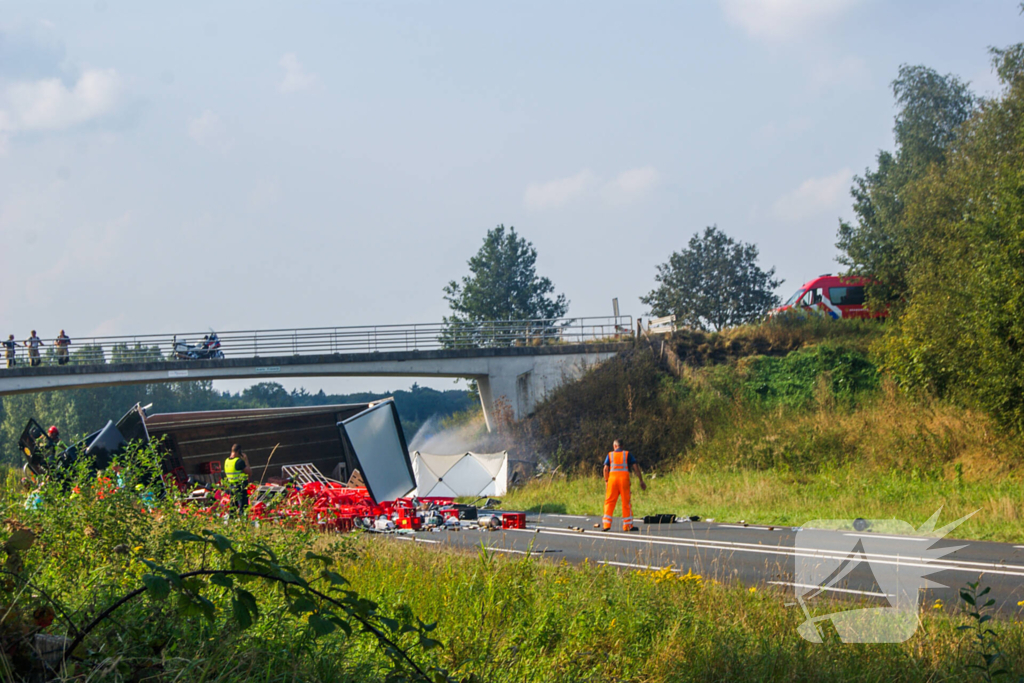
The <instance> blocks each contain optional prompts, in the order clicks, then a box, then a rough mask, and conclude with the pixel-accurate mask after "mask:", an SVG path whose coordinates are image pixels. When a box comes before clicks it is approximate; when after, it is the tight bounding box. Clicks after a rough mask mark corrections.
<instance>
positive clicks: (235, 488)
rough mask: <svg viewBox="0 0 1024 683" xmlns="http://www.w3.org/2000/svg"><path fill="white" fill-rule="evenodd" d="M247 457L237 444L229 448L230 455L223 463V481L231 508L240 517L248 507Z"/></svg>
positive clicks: (250, 472)
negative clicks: (225, 483)
mask: <svg viewBox="0 0 1024 683" xmlns="http://www.w3.org/2000/svg"><path fill="white" fill-rule="evenodd" d="M250 474H252V468H250V467H249V456H248V455H246V454H245V453H243V452H242V447H241V446H239V445H238V444H237V443H236V444H233V445H232V446H231V455H229V456H228V457H227V460H225V461H224V479H225V480H226V481H227V483H228V491H229V493H230V494H231V507H232V509H234V510H236V511H237V512H238V514H239V516H241V515H242V514H244V513H245V509H246V508H247V507H249V475H250Z"/></svg>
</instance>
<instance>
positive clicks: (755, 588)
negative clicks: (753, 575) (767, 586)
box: [748, 586, 757, 593]
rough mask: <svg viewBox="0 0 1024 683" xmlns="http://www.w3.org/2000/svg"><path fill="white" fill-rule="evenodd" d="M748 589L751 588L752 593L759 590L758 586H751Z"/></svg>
mask: <svg viewBox="0 0 1024 683" xmlns="http://www.w3.org/2000/svg"><path fill="white" fill-rule="evenodd" d="M748 590H750V592H751V593H756V592H757V586H751V587H750V588H749V589H748Z"/></svg>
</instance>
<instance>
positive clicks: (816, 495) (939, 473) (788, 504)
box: [506, 317, 1024, 541]
mask: <svg viewBox="0 0 1024 683" xmlns="http://www.w3.org/2000/svg"><path fill="white" fill-rule="evenodd" d="M885 333H886V330H885V326H884V325H883V324H880V323H874V322H861V321H829V320H823V319H820V318H800V317H781V318H775V319H772V320H770V321H768V322H766V323H764V324H762V325H756V326H746V327H740V328H735V329H732V330H729V331H727V332H724V333H721V334H704V333H697V332H689V331H688V332H682V333H678V334H676V335H674V336H673V337H671V338H669V339H666V340H664V341H662V340H653V341H651V342H649V343H648V342H644V343H641V344H638V345H637V347H636V348H634V349H633V350H631V351H629V352H627V353H624V354H623V355H621V356H620V357H618V358H616V359H614V360H612V361H609V362H608V363H605V364H604V365H602V366H599V367H598V368H596V369H594V370H593V371H591V372H590V373H588V374H587V375H586V376H584V377H583V378H582V379H581V380H580V381H578V382H575V383H572V384H569V385H566V386H564V387H562V388H561V389H559V390H558V391H556V392H555V393H554V394H553V395H552V396H551V397H550V398H549V399H548V400H547V401H546V402H545V403H543V404H542V405H541V406H540V407H539V408H538V410H537V411H536V414H535V415H534V416H533V417H532V418H531V419H530V420H528V421H526V422H524V423H523V424H522V425H521V426H520V427H519V434H518V436H519V438H520V439H521V443H522V444H524V446H523V447H524V448H529V449H534V450H535V451H536V452H537V453H538V454H539V455H540V456H541V457H542V458H543V459H546V460H547V461H548V462H549V463H550V464H551V465H552V467H553V468H557V469H555V472H554V473H553V474H548V475H545V477H543V478H541V479H538V480H536V481H534V482H531V483H530V484H529V485H527V486H525V487H523V488H521V489H519V490H517V491H515V492H513V493H512V494H511V496H510V497H509V499H508V500H507V501H506V502H507V503H508V504H510V505H517V506H520V507H523V508H527V509H534V510H539V509H546V510H550V511H557V510H563V511H565V512H569V513H577V514H583V513H586V514H595V513H598V512H599V511H600V509H601V504H602V500H603V494H604V490H603V489H604V487H603V483H602V482H601V481H600V479H599V476H600V468H601V464H602V462H603V459H604V454H605V453H606V452H607V451H608V450H609V449H610V445H611V442H612V440H613V439H616V438H618V439H620V440H622V441H623V443H624V444H625V446H626V447H627V448H628V449H629V450H630V451H631V452H633V453H635V454H636V456H637V458H638V460H639V462H640V463H641V465H642V466H643V467H644V469H645V470H646V471H647V472H648V473H649V476H650V475H653V480H652V482H651V486H650V487H649V489H648V491H647V492H646V493H640V492H637V493H635V494H634V495H635V501H636V502H635V503H634V510H635V512H636V513H638V514H639V515H641V516H642V515H644V514H652V513H659V512H670V513H675V514H682V513H685V514H698V515H700V516H702V517H712V518H716V519H720V520H723V521H738V520H741V519H742V520H746V521H747V522H763V523H768V524H792V525H797V524H802V523H804V522H806V521H808V520H810V519H815V518H851V517H886V518H887V517H898V518H902V519H906V520H907V521H910V522H911V523H916V522H918V521H923V520H924V519H926V518H927V517H928V516H930V515H931V513H933V512H934V511H935V510H936V509H937V508H938V507H939V506H940V505H944V506H945V511H944V513H943V514H944V517H943V518H944V519H945V518H946V515H948V516H949V517H950V518H952V517H953V516H960V515H963V514H967V513H969V512H972V511H973V510H976V509H981V510H982V512H981V513H979V514H978V515H976V516H975V518H973V519H972V520H970V521H969V522H968V523H967V524H966V525H965V526H964V527H962V528H961V529H960V530H959V533H960V534H961V535H966V536H972V537H981V538H991V539H999V540H1008V541H1009V540H1013V541H1020V540H1024V533H1022V532H1021V531H1020V530H1019V528H1018V526H1019V515H1020V514H1021V511H1022V510H1024V494H1022V493H1021V481H1020V472H1021V467H1020V465H1021V464H1022V462H1024V447H1022V444H1021V441H1020V439H1019V438H1018V437H1017V436H1015V435H1014V434H1012V433H1008V432H1005V431H1003V430H1001V429H999V427H998V426H997V425H996V424H995V423H994V422H993V421H992V420H991V419H990V418H988V417H987V416H985V415H984V414H982V413H979V412H977V411H972V410H970V409H967V408H963V407H959V406H956V405H954V404H952V403H950V402H949V401H946V400H944V399H939V398H935V397H930V396H928V395H927V394H923V393H921V394H918V393H909V392H906V391H903V390H901V389H899V388H898V387H897V385H896V384H895V383H894V382H893V381H892V380H890V379H888V378H887V377H886V375H885V374H884V373H881V372H879V370H878V367H877V366H878V362H877V354H876V351H875V349H877V347H878V346H879V344H881V343H882V340H883V338H884V335H885Z"/></svg>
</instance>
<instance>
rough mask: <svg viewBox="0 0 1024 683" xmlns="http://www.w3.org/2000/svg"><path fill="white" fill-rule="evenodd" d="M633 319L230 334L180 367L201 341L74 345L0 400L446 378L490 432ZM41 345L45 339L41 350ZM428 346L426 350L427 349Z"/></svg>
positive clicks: (608, 349) (612, 349) (12, 375)
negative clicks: (162, 386)
mask: <svg viewBox="0 0 1024 683" xmlns="http://www.w3.org/2000/svg"><path fill="white" fill-rule="evenodd" d="M631 333H632V319H630V318H626V317H617V318H598V319H593V318H583V319H573V320H570V321H550V320H545V321H525V322H515V323H509V322H501V323H483V324H475V325H473V326H472V327H453V326H443V325H435V326H427V325H416V326H388V327H376V328H317V329H312V330H270V331H245V332H229V333H223V334H220V335H218V336H219V338H220V340H221V344H222V346H221V348H222V350H223V352H224V355H225V357H224V358H219V359H207V360H193V359H187V360H185V359H177V358H176V353H175V350H174V343H175V342H177V341H178V340H179V339H180V338H187V339H190V340H198V338H200V337H201V336H202V335H195V334H193V335H147V336H136V337H105V338H93V339H88V340H73V345H72V346H71V348H70V353H69V354H68V357H67V363H66V364H63V365H62V364H59V363H58V362H57V361H58V356H57V354H56V353H55V352H54V351H53V349H52V345H49V344H48V346H50V348H49V349H46V347H44V349H46V350H47V351H48V353H47V355H46V356H45V357H41V358H40V362H41V364H40V365H38V366H30V365H29V364H28V363H27V362H26V361H27V360H28V359H27V358H21V359H19V361H20V362H21V364H20V365H16V366H15V367H12V368H8V369H6V370H0V395H8V394H19V393H29V392H38V391H55V390H63V389H78V388H85V387H100V386H108V385H122V384H148V383H156V382H182V381H196V380H218V379H221V380H223V379H257V380H272V379H273V378H279V377H338V376H384V377H453V378H466V379H473V380H476V381H477V383H478V386H479V388H480V400H481V403H482V404H483V409H484V416H485V418H486V420H487V424H488V427H489V428H492V429H493V428H494V425H495V424H496V421H497V420H498V419H499V413H503V412H504V413H505V414H506V415H507V417H511V419H516V420H518V419H521V418H523V417H525V416H526V415H529V414H530V413H531V412H532V411H533V409H534V407H535V406H536V405H537V403H539V402H540V401H541V400H543V399H544V397H546V396H547V395H548V394H549V393H550V392H551V391H552V390H554V389H555V388H557V387H558V386H560V385H561V384H563V383H564V382H566V381H569V380H572V379H575V378H578V377H579V376H581V375H582V374H583V373H584V372H586V371H587V370H588V369H590V368H592V367H593V366H595V365H597V364H598V363H600V362H602V361H604V360H607V359H608V358H611V357H613V356H615V355H616V354H618V353H620V352H621V351H623V350H624V349H626V348H628V347H629V346H630V344H631V343H632V334H631ZM45 342H46V340H44V343H45ZM430 347H433V348H430Z"/></svg>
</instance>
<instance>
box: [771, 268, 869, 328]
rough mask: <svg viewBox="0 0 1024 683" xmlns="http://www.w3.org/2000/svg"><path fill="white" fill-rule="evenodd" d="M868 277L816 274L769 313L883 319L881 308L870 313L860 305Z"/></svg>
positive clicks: (862, 304) (864, 306) (865, 307)
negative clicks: (812, 313) (794, 312)
mask: <svg viewBox="0 0 1024 683" xmlns="http://www.w3.org/2000/svg"><path fill="white" fill-rule="evenodd" d="M872 282H873V281H872V280H871V279H870V278H866V277H861V276H855V275H850V276H842V277H840V276H836V275H832V274H831V273H826V274H824V275H819V276H818V277H816V278H814V279H813V280H811V281H809V282H807V283H805V284H804V285H803V286H802V287H800V289H798V290H796V293H795V294H793V296H791V297H789V298H788V299H786V302H785V303H784V304H782V305H781V306H779V307H778V308H776V309H775V310H773V311H772V313H781V312H783V311H789V310H805V311H817V312H819V313H823V314H825V315H828V316H830V317H832V318H886V317H888V315H889V312H888V311H887V310H885V309H881V310H877V311H872V310H870V309H869V308H868V307H867V306H866V305H865V304H864V286H865V285H869V284H871V283H872Z"/></svg>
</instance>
